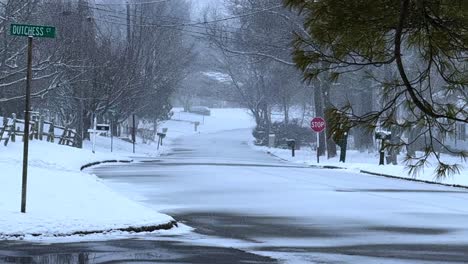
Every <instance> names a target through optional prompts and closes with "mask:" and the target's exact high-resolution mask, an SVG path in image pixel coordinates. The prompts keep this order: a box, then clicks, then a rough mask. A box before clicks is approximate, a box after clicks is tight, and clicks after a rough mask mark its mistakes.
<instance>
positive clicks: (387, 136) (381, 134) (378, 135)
mask: <svg viewBox="0 0 468 264" xmlns="http://www.w3.org/2000/svg"><path fill="white" fill-rule="evenodd" d="M375 139H377V140H380V150H379V165H385V141H387V140H391V139H392V134H391V133H389V132H385V131H378V132H375Z"/></svg>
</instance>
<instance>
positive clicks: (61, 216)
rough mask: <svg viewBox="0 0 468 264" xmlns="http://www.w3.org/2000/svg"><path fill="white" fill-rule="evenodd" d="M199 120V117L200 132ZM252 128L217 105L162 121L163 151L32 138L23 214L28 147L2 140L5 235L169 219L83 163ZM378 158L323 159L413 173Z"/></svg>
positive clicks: (310, 158)
mask: <svg viewBox="0 0 468 264" xmlns="http://www.w3.org/2000/svg"><path fill="white" fill-rule="evenodd" d="M194 122H200V125H199V126H198V129H197V131H195V126H194ZM253 126H254V122H253V120H252V117H251V116H250V115H249V114H248V112H247V111H246V110H243V109H212V115H211V116H205V117H203V116H200V115H196V114H190V113H184V112H182V111H181V109H177V108H176V109H174V115H173V117H172V120H169V121H166V122H164V123H162V124H160V125H159V129H160V130H161V129H162V128H168V132H167V138H166V139H165V141H164V146H163V147H161V148H160V150H159V151H158V150H157V146H156V145H155V144H151V145H146V144H137V146H136V153H135V154H133V153H132V144H129V143H128V142H125V141H122V140H119V139H117V138H114V152H113V153H111V152H110V144H111V142H110V138H107V137H98V141H97V145H96V153H95V154H93V153H91V150H90V148H91V144H90V143H89V142H87V143H86V144H85V148H84V149H76V148H71V147H64V146H59V145H56V144H50V143H47V142H43V141H33V142H31V145H30V155H29V179H28V180H29V182H28V204H27V213H26V214H21V213H19V209H20V199H21V167H22V147H23V145H22V143H21V142H16V143H11V144H9V145H8V146H7V147H4V146H0V167H1V173H0V186H1V192H0V234H1V235H0V236H3V238H5V237H6V236H10V237H11V236H12V235H19V236H21V237H28V236H31V235H32V234H43V235H44V236H54V235H62V234H70V233H74V232H78V231H90V230H91V231H94V230H96V231H98V230H111V229H120V228H124V227H128V226H148V225H159V224H165V223H167V222H169V221H172V220H173V219H172V218H171V217H169V216H167V215H163V214H160V213H158V212H156V211H154V208H152V209H148V208H147V207H145V206H143V205H142V204H141V203H138V202H135V201H132V200H130V199H128V198H126V197H123V196H122V195H120V194H118V193H116V192H115V191H113V190H112V189H110V188H109V187H107V186H105V185H104V184H103V183H102V182H101V180H99V179H98V178H97V177H95V176H93V175H89V174H87V173H85V172H80V167H81V166H83V165H84V164H87V163H91V162H95V161H103V160H131V159H138V157H148V156H153V157H154V156H158V155H159V154H161V153H164V152H166V150H167V149H168V146H170V145H171V144H170V143H172V142H174V141H175V140H177V138H179V137H180V136H187V135H195V134H198V133H202V134H205V133H213V132H218V131H226V130H235V129H240V128H252V127H253ZM239 136H240V135H239ZM243 136H244V137H245V140H246V141H249V140H250V141H251V139H252V138H251V134H250V133H246V134H245V135H244V134H243ZM254 148H256V149H258V150H260V151H264V152H266V151H268V152H271V153H272V154H274V155H276V156H278V157H281V158H283V159H287V160H290V161H292V162H294V163H300V164H311V165H314V164H315V152H313V151H312V150H310V149H305V148H304V149H301V150H299V151H297V152H296V157H295V158H291V157H290V151H289V150H283V149H268V148H263V147H254ZM220 151H222V150H220ZM377 160H378V159H377V156H376V154H367V153H365V154H363V153H358V152H356V151H349V153H348V156H347V163H345V164H342V163H338V161H337V159H331V160H327V159H325V158H323V157H322V158H321V163H320V165H333V166H340V167H344V168H347V169H349V170H354V171H356V170H367V171H371V172H377V173H385V174H390V175H395V176H399V177H411V176H408V175H407V172H406V170H405V168H404V166H402V165H397V166H393V165H385V166H378V165H376V164H377ZM400 164H401V163H400ZM465 167H466V166H465ZM467 174H468V173H467V170H466V169H464V170H463V171H462V173H461V174H460V175H456V176H454V177H452V178H448V179H445V180H443V181H442V182H444V183H447V184H460V185H466V186H468V175H467ZM418 178H419V179H424V180H434V177H433V168H431V167H428V168H426V169H425V170H424V172H423V173H422V174H421V175H419V176H418ZM178 232H180V230H179V231H178ZM0 239H1V237H0Z"/></svg>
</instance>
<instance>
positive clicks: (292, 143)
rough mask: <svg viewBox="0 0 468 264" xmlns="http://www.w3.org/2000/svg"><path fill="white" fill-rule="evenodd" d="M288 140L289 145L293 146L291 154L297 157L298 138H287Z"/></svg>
mask: <svg viewBox="0 0 468 264" xmlns="http://www.w3.org/2000/svg"><path fill="white" fill-rule="evenodd" d="M286 142H287V143H288V147H290V148H291V156H292V157H295V156H296V140H295V139H286Z"/></svg>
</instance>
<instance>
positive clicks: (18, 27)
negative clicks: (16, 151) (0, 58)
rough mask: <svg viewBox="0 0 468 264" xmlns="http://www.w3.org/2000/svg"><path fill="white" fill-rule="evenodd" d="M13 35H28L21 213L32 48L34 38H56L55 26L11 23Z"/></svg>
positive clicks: (23, 197)
mask: <svg viewBox="0 0 468 264" xmlns="http://www.w3.org/2000/svg"><path fill="white" fill-rule="evenodd" d="M10 35H11V36H21V37H28V51H27V52H28V58H27V70H26V96H25V111H24V136H23V137H24V146H23V177H22V188H21V213H26V194H27V186H28V152H29V123H30V122H29V121H30V115H31V80H32V48H33V38H34V37H39V38H55V27H51V26H39V25H26V24H11V25H10Z"/></svg>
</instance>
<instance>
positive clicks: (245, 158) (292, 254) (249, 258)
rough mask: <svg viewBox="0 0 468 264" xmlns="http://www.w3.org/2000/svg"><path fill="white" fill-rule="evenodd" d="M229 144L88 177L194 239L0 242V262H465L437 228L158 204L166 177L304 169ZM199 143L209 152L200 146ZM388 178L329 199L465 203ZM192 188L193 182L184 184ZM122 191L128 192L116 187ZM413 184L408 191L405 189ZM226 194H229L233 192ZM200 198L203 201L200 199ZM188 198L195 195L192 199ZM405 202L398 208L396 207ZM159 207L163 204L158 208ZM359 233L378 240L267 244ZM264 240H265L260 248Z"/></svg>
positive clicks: (185, 148) (447, 191)
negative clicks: (425, 198)
mask: <svg viewBox="0 0 468 264" xmlns="http://www.w3.org/2000/svg"><path fill="white" fill-rule="evenodd" d="M230 133H234V132H230ZM235 133H237V132H235ZM228 134H229V133H228ZM229 138H230V137H222V136H221V137H216V136H209V135H208V136H205V137H204V138H199V139H197V138H190V139H189V140H181V141H180V142H177V143H176V145H175V146H174V147H173V148H172V150H171V151H170V152H169V153H167V154H166V155H165V156H163V157H161V158H158V159H157V160H142V161H144V162H142V163H136V164H125V165H119V166H117V167H116V166H103V167H98V168H95V169H93V170H92V171H93V172H94V173H96V174H97V175H98V176H99V177H101V178H102V179H103V180H104V181H106V182H109V184H110V186H111V187H115V188H116V189H117V190H119V191H122V192H124V193H125V192H126V193H127V195H129V196H130V197H131V196H132V192H136V193H139V194H140V196H141V197H143V198H141V197H140V198H139V199H138V200H140V201H141V202H144V203H146V204H148V205H152V206H154V208H155V209H157V210H160V211H162V212H164V213H167V214H170V215H171V216H173V217H174V218H175V219H176V220H178V221H179V222H181V223H184V224H186V225H188V226H191V227H193V228H195V231H194V233H192V234H184V235H174V236H162V237H161V236H155V235H151V234H148V235H145V236H139V237H137V238H129V239H125V238H123V239H118V240H110V241H94V242H76V243H62V244H60V243H52V244H40V243H29V242H22V241H17V242H0V263H44V264H45V263H281V260H280V259H287V260H289V261H288V263H468V244H467V243H462V242H460V243H445V242H438V240H439V239H442V238H443V239H446V238H447V237H450V236H452V235H455V231H456V230H454V227H452V226H450V224H447V225H439V226H437V227H436V226H431V227H411V225H408V226H407V225H378V224H372V223H371V224H369V223H367V222H366V223H355V222H352V221H350V220H349V219H348V220H347V218H346V216H343V220H342V222H340V223H338V226H336V225H337V224H335V223H329V224H327V223H325V224H324V220H321V219H318V218H317V219H314V218H313V217H312V218H311V219H309V220H308V221H305V222H304V221H298V219H297V217H296V216H294V215H275V214H268V213H262V214H252V213H251V211H247V210H244V207H243V206H241V207H239V206H238V205H237V204H235V203H233V204H226V206H225V208H222V209H220V208H218V207H216V206H218V205H217V204H211V203H210V201H211V200H212V199H218V198H219V199H221V198H222V197H223V194H222V192H223V190H213V191H212V192H211V193H206V191H205V192H204V191H200V192H199V193H193V192H191V191H190V188H188V187H187V188H183V189H182V190H183V192H180V191H179V192H178V191H177V190H174V191H172V192H170V193H168V194H169V195H168V197H161V195H160V192H158V191H157V190H158V189H157V188H159V186H160V185H164V186H166V185H167V184H169V185H168V186H170V183H171V181H172V179H175V177H184V175H185V174H187V173H189V174H197V173H198V174H201V173H204V172H207V171H209V170H210V169H221V170H224V171H225V172H227V171H229V170H233V172H234V171H235V172H236V173H238V171H239V170H241V171H242V172H245V171H243V170H248V171H250V172H251V173H253V174H258V173H265V174H268V173H270V172H271V170H272V169H274V170H277V171H279V172H280V173H281V171H284V172H285V173H286V172H291V171H295V172H296V173H298V174H300V173H309V171H310V169H309V168H304V167H302V166H295V165H291V164H287V163H284V162H281V161H279V160H277V159H274V158H272V157H270V156H268V155H266V154H263V153H260V152H252V151H250V150H249V147H248V146H246V144H245V142H241V141H238V140H230V139H229ZM197 140H199V141H197ZM207 142H208V143H209V144H211V147H206V145H207ZM213 146H217V147H213ZM229 150H230V151H229ZM184 173H185V174H184ZM368 179H372V178H368ZM394 181H398V180H393V179H385V180H383V183H385V184H381V185H379V184H380V179H377V180H376V183H374V182H372V184H368V185H362V186H361V185H360V184H356V186H357V187H354V188H335V189H334V193H336V194H338V195H353V194H354V193H358V194H366V193H370V194H372V195H387V196H388V195H390V196H391V197H399V196H400V195H407V196H408V195H409V196H408V197H413V196H414V195H416V196H417V195H421V194H422V195H437V196H441V197H445V196H449V197H452V198H453V197H455V198H457V199H465V200H467V201H468V192H467V191H466V190H462V189H454V188H447V187H440V188H439V187H437V186H435V187H434V186H428V187H425V186H424V185H423V188H421V185H420V184H414V183H408V184H409V187H408V188H406V187H405V188H389V187H388V186H387V185H388V184H389V183H393V182H394ZM165 184H166V185H165ZM178 184H179V183H177V185H178ZM196 184H197V183H196V182H193V185H196ZM327 184H328V183H327ZM330 184H331V183H330ZM374 185H375V186H374ZM122 186H125V188H123V187H122ZM129 186H130V187H131V189H132V191H131V192H129V191H128V190H126V189H128V187H129ZM369 186H371V187H372V188H370V187H369ZM413 186H417V187H418V188H412V187H413ZM236 188H237V187H236ZM236 188H233V189H234V191H236ZM148 189H149V190H150V191H148ZM249 191H251V190H247V191H245V190H243V191H239V193H238V195H239V196H243V195H245V193H248V192H249ZM220 193H221V194H220ZM226 195H227V194H226ZM204 196H206V197H207V198H203V197H204ZM198 197H201V198H200V200H198ZM228 197H230V196H228ZM234 197H235V196H234ZM252 197H254V196H252ZM350 197H351V196H350ZM247 199H252V203H255V201H254V200H253V199H257V197H254V198H250V197H247ZM227 200H229V201H230V200H232V199H229V198H228V199H227ZM405 202H408V201H403V203H405ZM161 203H165V204H166V205H165V206H162V207H160V206H159V204H161ZM220 203H221V204H222V201H221V202H220ZM206 204H209V206H206ZM168 205H172V206H168ZM181 205H187V206H186V207H181ZM215 205H216V206H215ZM247 207H248V206H247ZM344 213H345V212H343V214H344ZM424 217H440V219H441V220H440V221H445V219H448V218H447V217H450V219H452V218H458V219H457V221H465V220H468V214H465V213H464V212H457V214H455V213H454V214H453V217H452V216H447V215H442V214H434V215H429V214H428V215H427V216H424ZM367 234H374V235H375V234H382V237H385V238H386V239H383V240H382V241H381V242H375V241H372V240H371V239H370V240H369V241H368V242H367V241H364V242H363V241H360V242H359V243H355V244H353V243H346V244H345V245H339V244H338V245H334V244H329V243H328V244H327V243H325V242H324V244H323V245H317V243H308V242H305V243H299V244H296V245H294V244H288V243H281V242H279V243H278V242H276V239H277V238H280V239H281V238H287V239H298V240H300V241H302V240H313V241H321V240H323V241H334V240H340V239H346V238H350V237H351V239H353V237H359V236H363V235H364V237H365V235H367ZM400 236H415V237H421V238H424V241H423V242H421V243H418V242H414V241H408V242H404V240H398V239H397V238H398V237H400ZM428 238H429V239H428ZM216 239H218V240H216ZM269 239H271V240H272V241H274V242H275V243H266V242H265V241H269ZM239 241H240V243H239ZM428 241H429V242H428ZM269 242H271V241H269ZM267 256H272V257H267ZM276 256H277V257H276Z"/></svg>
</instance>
